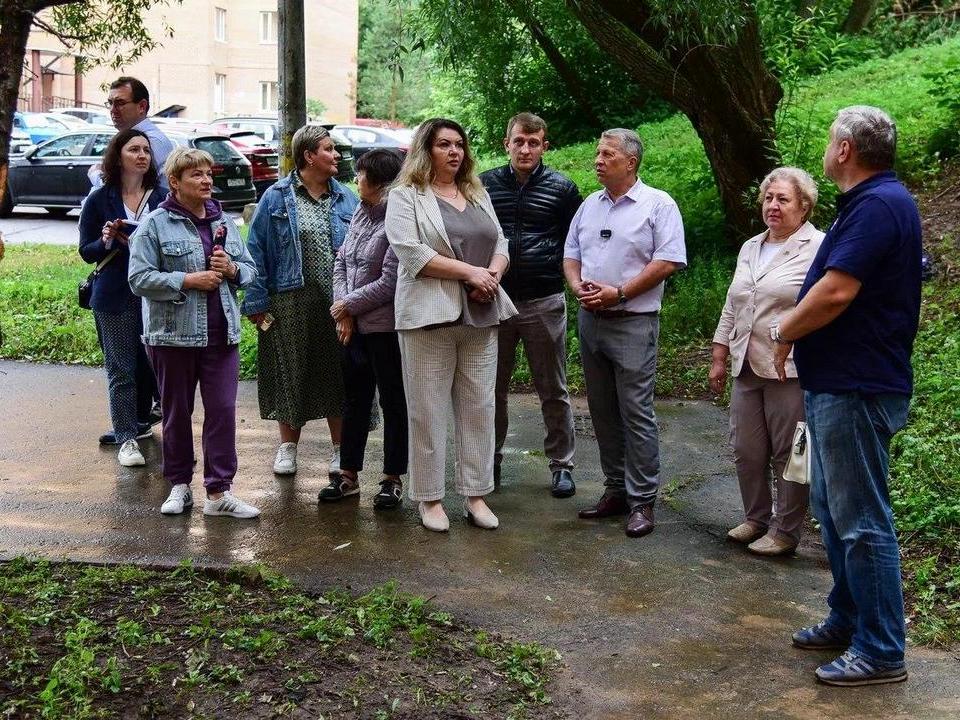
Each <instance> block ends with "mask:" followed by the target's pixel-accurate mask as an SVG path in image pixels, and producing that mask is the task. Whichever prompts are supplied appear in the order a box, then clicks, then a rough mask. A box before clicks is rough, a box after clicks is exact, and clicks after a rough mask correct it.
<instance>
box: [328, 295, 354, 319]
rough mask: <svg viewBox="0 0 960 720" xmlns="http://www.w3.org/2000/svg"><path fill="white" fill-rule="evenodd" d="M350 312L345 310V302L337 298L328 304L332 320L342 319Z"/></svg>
mask: <svg viewBox="0 0 960 720" xmlns="http://www.w3.org/2000/svg"><path fill="white" fill-rule="evenodd" d="M349 314H350V313H349V312H347V304H346V303H345V302H344V301H343V300H337V301H336V302H335V303H334V304H333V305H331V306H330V317H332V318H333V319H334V320H342V319H343V318H345V317H347V316H348V315H349Z"/></svg>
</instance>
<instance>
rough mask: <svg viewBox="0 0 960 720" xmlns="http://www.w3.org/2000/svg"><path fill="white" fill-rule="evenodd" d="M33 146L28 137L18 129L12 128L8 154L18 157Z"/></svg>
mask: <svg viewBox="0 0 960 720" xmlns="http://www.w3.org/2000/svg"><path fill="white" fill-rule="evenodd" d="M31 145H33V141H32V140H31V139H30V136H29V135H28V134H27V133H26V132H25V131H23V130H21V129H20V128H13V130H12V132H11V133H10V154H11V155H19V154H20V153H22V152H23V151H24V150H26V149H27V148H29V147H30V146H31Z"/></svg>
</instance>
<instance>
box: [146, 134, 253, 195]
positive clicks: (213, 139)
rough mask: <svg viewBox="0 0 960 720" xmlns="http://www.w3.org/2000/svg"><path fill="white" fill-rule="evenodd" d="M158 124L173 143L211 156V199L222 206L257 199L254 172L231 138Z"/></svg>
mask: <svg viewBox="0 0 960 720" xmlns="http://www.w3.org/2000/svg"><path fill="white" fill-rule="evenodd" d="M172 126H173V125H167V126H161V127H160V129H161V131H162V132H163V134H164V135H166V136H167V137H168V138H170V140H172V141H173V143H174V144H175V145H180V146H186V147H193V148H197V149H199V150H206V151H207V152H208V153H210V155H211V156H213V161H214V163H216V164H215V165H214V166H213V199H214V200H219V201H220V203H221V204H222V205H223V206H224V207H225V208H228V209H230V208H242V207H243V206H244V205H246V204H247V203H252V202H256V200H257V190H256V188H254V186H253V171H252V168H251V164H250V161H249V160H247V159H246V158H245V157H244V156H243V155H242V154H241V153H240V151H239V150H237V149H236V148H235V147H234V146H233V143H231V142H230V138H229V137H227V136H225V135H218V134H215V133H209V132H181V131H180V130H179V129H177V130H176V131H173V130H168V129H167V127H172Z"/></svg>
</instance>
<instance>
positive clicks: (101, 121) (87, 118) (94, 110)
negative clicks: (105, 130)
mask: <svg viewBox="0 0 960 720" xmlns="http://www.w3.org/2000/svg"><path fill="white" fill-rule="evenodd" d="M50 112H52V113H54V114H60V115H72V116H73V117H75V118H79V119H81V120H83V121H84V122H87V123H90V124H91V125H112V124H113V122H112V121H111V120H110V113H108V112H107V111H106V110H105V109H104V108H100V107H83V108H81V107H69V108H54V109H53V110H51V111H50Z"/></svg>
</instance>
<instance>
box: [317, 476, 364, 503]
mask: <svg viewBox="0 0 960 720" xmlns="http://www.w3.org/2000/svg"><path fill="white" fill-rule="evenodd" d="M359 494H360V481H359V480H358V479H357V477H356V476H355V475H354V476H353V477H351V476H350V475H347V474H346V473H343V472H341V474H340V475H331V476H330V484H329V485H327V486H326V487H325V488H323V490H321V491H320V493H319V494H318V495H317V499H318V500H319V501H320V502H335V501H337V500H343V498H345V497H350V496H351V495H359Z"/></svg>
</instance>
